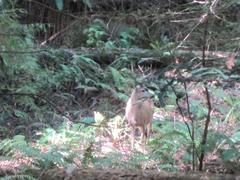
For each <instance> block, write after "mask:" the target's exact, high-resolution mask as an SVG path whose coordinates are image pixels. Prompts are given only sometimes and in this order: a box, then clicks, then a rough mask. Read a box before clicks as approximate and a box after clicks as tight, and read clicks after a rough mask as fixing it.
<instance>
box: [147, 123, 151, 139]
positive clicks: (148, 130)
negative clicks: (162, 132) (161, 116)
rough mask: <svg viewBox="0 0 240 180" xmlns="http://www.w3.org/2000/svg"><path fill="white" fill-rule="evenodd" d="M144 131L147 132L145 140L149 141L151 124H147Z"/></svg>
mask: <svg viewBox="0 0 240 180" xmlns="http://www.w3.org/2000/svg"><path fill="white" fill-rule="evenodd" d="M146 128H147V129H146V131H147V139H149V136H150V133H151V129H152V123H148V124H147V127H146Z"/></svg>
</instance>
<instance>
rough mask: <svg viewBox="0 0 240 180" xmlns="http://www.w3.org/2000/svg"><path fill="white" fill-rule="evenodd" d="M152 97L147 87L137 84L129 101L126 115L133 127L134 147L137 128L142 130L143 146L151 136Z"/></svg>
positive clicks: (132, 141) (132, 144) (132, 143)
mask: <svg viewBox="0 0 240 180" xmlns="http://www.w3.org/2000/svg"><path fill="white" fill-rule="evenodd" d="M150 97H151V94H150V93H149V92H148V91H147V89H146V88H144V87H139V86H137V87H136V88H135V89H134V90H133V92H132V94H131V97H130V98H129V100H128V102H127V106H126V112H125V117H126V119H127V121H128V123H129V124H130V126H131V127H132V135H131V136H132V140H131V146H132V149H133V148H134V141H135V129H136V128H140V130H141V139H142V144H143V147H144V146H145V144H146V141H147V138H148V137H149V134H150V131H151V126H152V118H153V101H152V100H151V99H150Z"/></svg>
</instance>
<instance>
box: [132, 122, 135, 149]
mask: <svg viewBox="0 0 240 180" xmlns="http://www.w3.org/2000/svg"><path fill="white" fill-rule="evenodd" d="M134 142H135V127H133V126H132V132H131V148H132V150H133V149H134Z"/></svg>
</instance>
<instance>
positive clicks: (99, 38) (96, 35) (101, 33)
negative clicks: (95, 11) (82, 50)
mask: <svg viewBox="0 0 240 180" xmlns="http://www.w3.org/2000/svg"><path fill="white" fill-rule="evenodd" d="M84 34H86V35H87V45H89V46H96V47H101V46H103V45H104V43H105V41H106V37H107V28H106V25H105V23H104V22H103V21H102V20H100V19H95V20H94V21H93V23H92V24H91V25H90V26H89V28H87V29H85V30H84Z"/></svg>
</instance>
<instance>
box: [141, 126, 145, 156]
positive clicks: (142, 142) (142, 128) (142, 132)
mask: <svg viewBox="0 0 240 180" xmlns="http://www.w3.org/2000/svg"><path fill="white" fill-rule="evenodd" d="M140 130H141V144H142V149H143V151H145V144H146V128H145V127H144V126H142V127H140Z"/></svg>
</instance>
